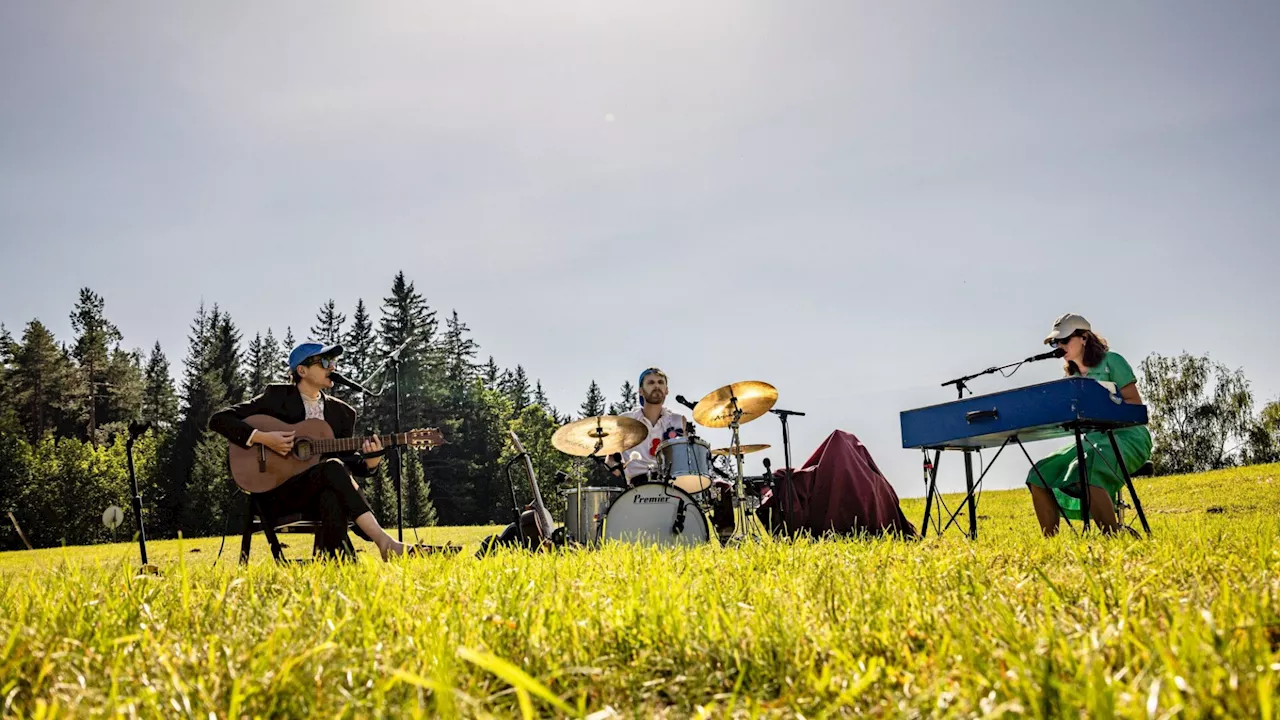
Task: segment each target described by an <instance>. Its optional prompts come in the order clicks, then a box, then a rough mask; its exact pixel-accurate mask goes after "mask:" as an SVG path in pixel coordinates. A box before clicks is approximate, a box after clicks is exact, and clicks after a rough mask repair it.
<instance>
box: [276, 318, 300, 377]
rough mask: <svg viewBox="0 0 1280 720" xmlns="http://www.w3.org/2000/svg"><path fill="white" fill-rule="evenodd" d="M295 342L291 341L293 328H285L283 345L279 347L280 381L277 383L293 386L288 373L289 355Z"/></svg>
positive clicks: (290, 373)
mask: <svg viewBox="0 0 1280 720" xmlns="http://www.w3.org/2000/svg"><path fill="white" fill-rule="evenodd" d="M296 344H297V341H295V340H294V339H293V328H292V327H291V326H285V329H284V343H283V344H282V345H281V346H280V379H279V380H278V381H277V382H282V383H289V384H290V385H292V384H293V373H292V372H290V371H289V353H291V352H293V346H294V345H296Z"/></svg>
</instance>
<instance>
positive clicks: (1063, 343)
mask: <svg viewBox="0 0 1280 720" xmlns="http://www.w3.org/2000/svg"><path fill="white" fill-rule="evenodd" d="M1074 337H1080V336H1079V335H1076V334H1075V333H1072V334H1071V335H1068V336H1066V337H1064V338H1062V339H1061V340H1050V341H1049V347H1055V348H1060V347H1066V346H1067V343H1069V342H1071V338H1074Z"/></svg>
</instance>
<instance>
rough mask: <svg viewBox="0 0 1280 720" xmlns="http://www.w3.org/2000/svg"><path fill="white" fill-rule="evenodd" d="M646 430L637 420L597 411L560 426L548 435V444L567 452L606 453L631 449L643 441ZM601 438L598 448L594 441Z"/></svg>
mask: <svg viewBox="0 0 1280 720" xmlns="http://www.w3.org/2000/svg"><path fill="white" fill-rule="evenodd" d="M646 437H649V431H648V430H647V429H646V428H645V426H644V423H642V422H640V421H639V420H636V419H633V418H629V417H622V416H621V415H600V416H598V417H589V418H583V419H582V420H579V421H577V422H571V423H569V424H568V425H564V426H561V428H560V429H559V430H556V432H555V434H554V435H552V436H551V445H552V446H553V447H555V449H557V450H559V451H560V452H562V453H564V454H566V455H573V456H574V457H588V456H589V455H591V454H592V453H593V452H594V453H595V455H596V457H605V456H607V455H612V454H614V453H616V452H622V451H624V450H630V449H631V448H633V447H635V446H636V445H639V444H640V443H642V442H644V439H645V438H646ZM598 442H603V444H602V445H600V449H599V450H596V444H597V443H598Z"/></svg>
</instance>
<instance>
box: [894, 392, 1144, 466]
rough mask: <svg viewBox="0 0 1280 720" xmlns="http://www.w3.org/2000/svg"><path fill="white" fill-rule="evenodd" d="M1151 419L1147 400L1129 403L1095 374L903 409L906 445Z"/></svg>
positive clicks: (937, 445)
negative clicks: (1104, 384) (1113, 393)
mask: <svg viewBox="0 0 1280 720" xmlns="http://www.w3.org/2000/svg"><path fill="white" fill-rule="evenodd" d="M1146 424H1147V406H1146V405H1132V404H1127V403H1124V402H1122V401H1121V400H1120V397H1119V396H1118V395H1112V394H1111V393H1110V391H1108V390H1107V388H1106V387H1103V386H1102V385H1100V384H1099V383H1098V382H1097V381H1096V380H1091V379H1089V378H1078V377H1077V378H1064V379H1062V380H1054V381H1052V382H1047V383H1041V384H1039V385H1031V386H1028V387H1023V388H1018V389H1016V390H1006V391H1004V392H998V393H992V394H991V395H979V396H977V397H971V398H966V399H964V400H957V401H955V402H949V403H944V404H942V405H932V406H929V407H923V408H918V409H916V410H906V411H904V412H903V413H902V447H904V448H929V449H942V450H978V449H981V448H990V447H1000V446H1001V445H1003V444H1004V443H1005V442H1006V441H1007V440H1008V439H1009V438H1010V437H1013V436H1015V435H1016V436H1017V437H1018V439H1019V440H1021V441H1022V442H1031V441H1033V440H1049V439H1053V438H1060V437H1067V436H1071V435H1073V434H1074V428H1076V427H1080V428H1083V429H1085V430H1091V431H1092V430H1115V429H1118V428H1124V427H1131V426H1133V425H1146Z"/></svg>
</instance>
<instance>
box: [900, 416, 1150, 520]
mask: <svg viewBox="0 0 1280 720" xmlns="http://www.w3.org/2000/svg"><path fill="white" fill-rule="evenodd" d="M1067 427H1069V429H1071V430H1073V431H1074V434H1075V441H1076V468H1077V470H1078V471H1079V474H1080V494H1081V500H1080V511H1081V515H1082V516H1083V521H1082V522H1083V523H1084V531H1085V532H1088V531H1089V519H1090V515H1089V470H1088V468H1087V467H1086V464H1085V457H1084V434H1085V432H1087V431H1089V430H1090V428H1088V427H1085V426H1083V425H1071V426H1067ZM1104 432H1106V434H1107V439H1108V440H1110V441H1111V451H1112V452H1113V453H1114V454H1115V457H1116V464H1117V465H1118V466H1119V468H1120V474H1121V476H1123V477H1124V484H1125V487H1127V488H1128V489H1129V497H1130V498H1132V499H1133V509H1134V511H1135V512H1136V513H1137V515H1138V520H1139V521H1140V522H1141V523H1142V529H1143V531H1144V532H1146V534H1147V537H1151V526H1150V525H1149V524H1148V523H1147V516H1146V513H1144V512H1143V511H1142V502H1141V501H1140V500H1138V493H1137V491H1136V490H1134V487H1133V478H1132V477H1131V476H1130V475H1129V468H1127V467H1125V465H1124V458H1123V457H1122V456H1121V455H1120V446H1119V444H1118V443H1116V436H1115V433H1114V431H1112V430H1105V431H1104ZM1011 442H1015V443H1017V444H1018V447H1019V448H1021V449H1022V454H1023V455H1025V456H1026V458H1027V462H1028V463H1030V464H1031V468H1032V469H1033V470H1035V473H1036V476H1037V477H1039V478H1040V482H1041V483H1043V484H1044V486H1045V487H1046V488H1048V483H1046V482H1045V480H1044V476H1043V475H1041V474H1040V468H1039V467H1037V466H1036V463H1035V461H1033V460H1032V459H1031V453H1029V452H1027V448H1026V446H1024V445H1023V444H1022V440H1021V439H1020V438H1018V436H1017V435H1010V436H1009V437H1008V438H1006V439H1005V441H1004V443H1003V444H1002V445H1001V446H1000V449H999V450H997V451H996V455H995V457H993V458H991V462H989V463H987V465H986V467H985V468H983V470H982V474H981V475H980V476H978V480H977V482H976V483H975V482H974V480H973V451H972V450H963V451H962V452H963V453H964V475H965V478H964V481H965V482H964V484H965V497H964V500H962V501H961V502H960V505H959V507H957V508H956V510H955V512H954V513H952V514H951V517H950V518H949V519H948V520H947V524H946V525H944V526H943V527H942V529H941V530H940V531H939V532H938V534H939V535H942V534H943V533H945V532H946V531H947V530H950V529H951V526H952V525H953V524H955V522H956V519H957V518H958V517H959V515H960V512H961V511H962V510H964V507H965V504H966V503H967V504H968V506H969V533H968V534H969V539H971V540H977V539H978V504H977V498H976V497H975V496H974V491H975V490H977V489H978V488H980V487H981V486H982V481H983V480H984V479H985V478H986V477H987V473H988V472H990V471H991V468H992V467H993V466H995V464H996V460H999V459H1000V453H1002V452H1004V449H1005V448H1006V447H1008V446H1009V443H1011ZM944 449H946V448H933V451H934V455H933V468H932V469H931V470H930V472H929V489H928V491H927V493H926V495H925V502H924V522H923V523H922V527H921V529H920V537H921V538H924V537H925V536H926V535H928V534H929V516H930V514H931V511H932V509H933V498H934V497H935V496H937V497H938V516H939V518H941V516H942V495H941V493H939V492H938V463H939V461H940V460H941V459H942V451H943V450H944ZM928 451H929V449H928V448H926V449H925V452H926V453H928ZM1049 495H1050V497H1052V498H1053V502H1054V504H1055V505H1057V503H1058V499H1057V496H1055V495H1054V494H1053V492H1052V491H1050V493H1049ZM1058 515H1059V516H1060V517H1061V518H1062V519H1063V520H1066V521H1067V526H1068V527H1070V528H1071V529H1072V530H1073V531H1074V530H1075V526H1074V525H1072V524H1071V520H1070V519H1069V518H1068V517H1067V516H1066V514H1065V513H1063V512H1062V506H1060V505H1058Z"/></svg>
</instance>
